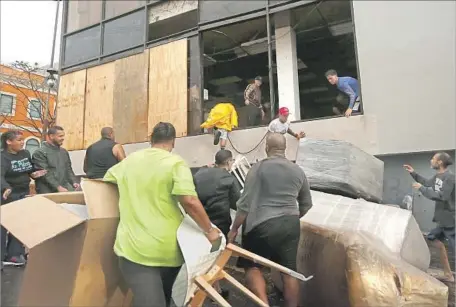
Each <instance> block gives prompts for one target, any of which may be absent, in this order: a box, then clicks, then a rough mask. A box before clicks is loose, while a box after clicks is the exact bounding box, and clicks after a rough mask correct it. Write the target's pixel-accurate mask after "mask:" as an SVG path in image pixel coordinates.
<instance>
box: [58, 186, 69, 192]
mask: <svg viewBox="0 0 456 307" xmlns="http://www.w3.org/2000/svg"><path fill="white" fill-rule="evenodd" d="M57 191H58V192H60V193H62V192H68V190H67V189H65V188H64V187H62V186H58V187H57Z"/></svg>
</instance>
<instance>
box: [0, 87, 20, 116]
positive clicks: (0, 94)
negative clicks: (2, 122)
mask: <svg viewBox="0 0 456 307" xmlns="http://www.w3.org/2000/svg"><path fill="white" fill-rule="evenodd" d="M1 96H10V97H12V98H13V101H12V103H11V112H10V113H5V112H1V111H0V115H3V116H11V117H13V116H15V115H16V101H17V95H16V94H13V93H8V92H3V91H0V103H1Z"/></svg>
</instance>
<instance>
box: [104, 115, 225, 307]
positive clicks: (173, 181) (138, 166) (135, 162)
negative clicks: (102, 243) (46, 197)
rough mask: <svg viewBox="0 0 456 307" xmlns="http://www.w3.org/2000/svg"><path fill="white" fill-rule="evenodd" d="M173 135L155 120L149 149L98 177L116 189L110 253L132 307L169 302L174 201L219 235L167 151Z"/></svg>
mask: <svg viewBox="0 0 456 307" xmlns="http://www.w3.org/2000/svg"><path fill="white" fill-rule="evenodd" d="M175 138H176V130H175V128H174V126H173V125H172V124H170V123H163V122H161V123H158V124H157V125H156V126H155V127H154V129H153V132H152V137H151V144H152V148H149V149H144V150H141V151H138V152H135V153H133V154H131V155H130V156H128V157H127V158H126V159H125V160H123V161H122V162H120V163H119V164H117V165H115V166H113V167H112V168H110V169H109V170H108V172H107V173H106V175H105V177H104V180H105V181H108V182H112V183H115V184H117V186H118V188H119V195H120V199H119V211H120V222H119V226H118V228H117V236H116V241H115V244H114V252H115V253H116V255H117V256H119V258H120V270H121V272H122V275H123V276H124V279H125V281H126V282H127V284H128V286H129V287H130V289H131V290H132V292H133V307H137V306H154V307H155V306H156V307H163V306H168V305H169V303H170V300H171V290H172V286H173V283H174V280H175V278H176V276H177V273H178V272H179V269H180V267H181V265H182V264H183V258H182V254H181V251H180V249H179V246H178V242H177V229H178V227H179V226H180V224H181V222H182V219H183V216H182V213H181V211H180V209H179V207H178V202H179V203H180V204H181V205H182V207H183V208H184V210H185V211H186V212H187V213H188V214H189V215H190V216H191V217H192V218H193V220H194V221H195V222H196V223H197V224H198V225H199V227H201V229H202V230H203V231H204V233H205V234H206V236H207V238H208V240H209V241H210V242H214V241H216V240H217V239H218V238H219V236H220V232H219V231H218V230H217V229H216V228H213V227H212V225H211V222H210V220H209V217H208V216H207V214H206V212H205V211H204V208H203V206H202V204H201V202H200V201H199V199H198V197H197V194H196V191H195V186H194V184H193V177H192V174H191V171H190V168H189V167H188V166H187V164H186V163H185V161H184V160H183V159H182V158H181V157H179V156H177V155H174V154H172V153H171V151H172V150H173V148H174V141H175Z"/></svg>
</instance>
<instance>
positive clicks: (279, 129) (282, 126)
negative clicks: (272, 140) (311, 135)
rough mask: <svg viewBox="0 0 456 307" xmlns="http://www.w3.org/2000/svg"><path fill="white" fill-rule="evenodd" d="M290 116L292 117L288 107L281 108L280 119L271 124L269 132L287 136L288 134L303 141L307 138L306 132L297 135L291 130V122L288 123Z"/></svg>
mask: <svg viewBox="0 0 456 307" xmlns="http://www.w3.org/2000/svg"><path fill="white" fill-rule="evenodd" d="M288 115H290V110H288V108H287V107H281V108H280V109H279V117H278V118H276V119H274V120H273V121H271V122H270V123H269V127H268V130H269V132H273V133H280V134H285V133H288V134H290V135H292V136H294V137H295V138H297V139H298V140H299V139H302V138H303V137H305V136H306V134H305V133H304V131H301V132H299V133H295V132H293V131H292V130H291V129H290V122H289V121H288Z"/></svg>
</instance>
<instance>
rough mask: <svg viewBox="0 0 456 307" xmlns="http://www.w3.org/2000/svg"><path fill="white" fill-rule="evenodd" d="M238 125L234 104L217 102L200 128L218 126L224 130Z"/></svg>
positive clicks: (229, 129)
mask: <svg viewBox="0 0 456 307" xmlns="http://www.w3.org/2000/svg"><path fill="white" fill-rule="evenodd" d="M237 126H238V115H237V112H236V109H235V108H234V106H233V105H232V104H231V103H229V102H226V103H218V104H217V105H216V106H215V107H213V108H212V110H211V112H210V113H209V117H208V118H207V120H206V121H205V122H204V123H202V124H201V128H206V129H208V128H213V127H216V128H219V129H225V130H226V131H231V130H233V127H237Z"/></svg>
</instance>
